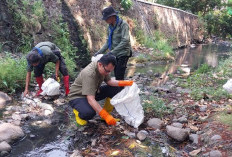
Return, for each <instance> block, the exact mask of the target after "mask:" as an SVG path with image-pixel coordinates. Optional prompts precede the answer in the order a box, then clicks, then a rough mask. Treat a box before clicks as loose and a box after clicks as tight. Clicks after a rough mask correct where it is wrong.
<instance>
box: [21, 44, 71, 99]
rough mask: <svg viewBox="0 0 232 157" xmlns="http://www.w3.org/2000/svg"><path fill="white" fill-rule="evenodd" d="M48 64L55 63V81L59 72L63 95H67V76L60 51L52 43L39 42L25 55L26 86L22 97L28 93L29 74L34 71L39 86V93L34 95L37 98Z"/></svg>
mask: <svg viewBox="0 0 232 157" xmlns="http://www.w3.org/2000/svg"><path fill="white" fill-rule="evenodd" d="M48 62H53V63H55V66H56V67H55V75H56V79H57V80H58V78H59V71H60V72H61V73H62V75H63V76H64V77H63V81H64V87H65V94H66V95H68V93H69V75H68V70H67V67H66V64H65V62H64V58H63V57H62V56H61V54H60V49H59V48H58V47H57V46H56V45H55V44H53V43H51V42H49V41H47V42H40V43H38V44H37V45H36V46H35V47H34V48H33V49H32V51H30V52H29V53H28V55H27V63H28V65H27V76H26V86H25V91H24V96H26V95H27V94H28V93H29V90H28V87H29V82H30V79H31V72H32V71H33V70H34V74H35V78H36V82H37V83H38V85H39V91H38V92H37V93H36V96H38V95H39V94H40V93H41V92H42V89H41V87H42V84H43V75H42V74H43V70H44V67H45V65H46V64H47V63H48Z"/></svg>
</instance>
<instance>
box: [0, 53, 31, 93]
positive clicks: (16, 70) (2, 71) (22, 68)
mask: <svg viewBox="0 0 232 157" xmlns="http://www.w3.org/2000/svg"><path fill="white" fill-rule="evenodd" d="M26 67H27V62H26V59H25V58H24V57H23V58H18V59H15V58H14V59H13V58H12V57H11V56H10V55H9V54H7V55H6V57H5V58H4V59H1V60H0V89H1V90H3V91H6V92H10V93H14V92H15V91H16V90H17V89H19V88H22V87H24V85H25V78H26Z"/></svg>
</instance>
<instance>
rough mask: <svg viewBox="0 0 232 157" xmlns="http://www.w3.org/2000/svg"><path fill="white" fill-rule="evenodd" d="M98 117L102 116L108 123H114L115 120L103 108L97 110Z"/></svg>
mask: <svg viewBox="0 0 232 157" xmlns="http://www.w3.org/2000/svg"><path fill="white" fill-rule="evenodd" d="M99 115H100V117H102V118H103V119H104V120H105V121H106V123H107V124H108V125H116V120H115V119H114V117H113V116H111V115H110V114H109V113H108V112H107V111H106V110H105V109H102V110H101V111H100V112H99Z"/></svg>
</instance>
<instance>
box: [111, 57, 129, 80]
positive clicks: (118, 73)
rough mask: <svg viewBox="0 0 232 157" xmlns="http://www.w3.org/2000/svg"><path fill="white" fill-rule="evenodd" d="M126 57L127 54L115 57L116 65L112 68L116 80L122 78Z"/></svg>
mask: <svg viewBox="0 0 232 157" xmlns="http://www.w3.org/2000/svg"><path fill="white" fill-rule="evenodd" d="M128 59H129V57H127V56H123V57H119V58H117V65H116V66H115V68H114V75H115V78H116V80H124V76H125V72H126V68H127V66H126V65H127V62H128Z"/></svg>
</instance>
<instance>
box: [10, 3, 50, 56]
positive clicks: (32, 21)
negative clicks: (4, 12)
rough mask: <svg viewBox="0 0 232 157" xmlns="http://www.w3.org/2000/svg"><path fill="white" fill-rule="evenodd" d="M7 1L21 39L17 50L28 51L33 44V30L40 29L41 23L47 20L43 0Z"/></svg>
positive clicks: (18, 36) (15, 29) (17, 33)
mask: <svg viewBox="0 0 232 157" xmlns="http://www.w3.org/2000/svg"><path fill="white" fill-rule="evenodd" d="M7 3H8V7H9V9H10V12H11V13H12V15H13V19H14V26H13V27H14V31H15V33H16V36H17V38H18V39H19V48H17V50H19V51H20V52H22V53H27V52H28V51H30V49H31V48H32V45H33V44H32V43H33V38H32V34H33V32H34V33H36V32H38V31H40V29H41V24H43V23H45V22H46V21H47V19H46V17H45V8H44V6H43V3H42V1H41V0H38V1H30V0H23V1H22V4H21V3H20V2H19V1H16V0H13V1H11V0H7Z"/></svg>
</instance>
